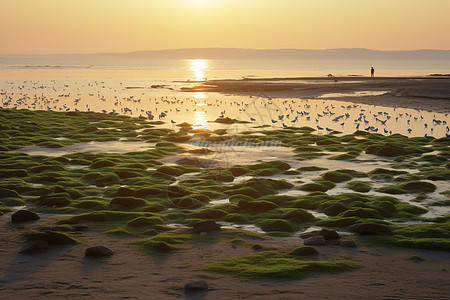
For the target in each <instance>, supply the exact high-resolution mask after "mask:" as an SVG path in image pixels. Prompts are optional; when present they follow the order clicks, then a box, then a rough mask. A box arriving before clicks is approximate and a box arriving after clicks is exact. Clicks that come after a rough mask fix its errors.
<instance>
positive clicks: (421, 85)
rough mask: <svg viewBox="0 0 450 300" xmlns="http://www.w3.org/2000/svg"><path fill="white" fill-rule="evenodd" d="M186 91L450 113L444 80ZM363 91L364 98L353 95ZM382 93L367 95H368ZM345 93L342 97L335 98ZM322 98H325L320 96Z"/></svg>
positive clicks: (353, 80)
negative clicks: (353, 103) (332, 100)
mask: <svg viewBox="0 0 450 300" xmlns="http://www.w3.org/2000/svg"><path fill="white" fill-rule="evenodd" d="M182 90H183V91H186V92H218V93H224V94H240V95H252V96H260V97H270V98H302V99H321V100H323V99H335V100H345V101H348V102H355V103H364V104H369V105H378V106H386V107H403V108H412V109H417V110H425V111H435V112H441V113H449V112H450V78H448V77H408V78H406V77H375V78H370V77H306V78H266V79H264V78H261V79H256V78H251V79H249V78H246V79H242V80H210V81H206V82H204V83H203V84H201V85H197V86H195V87H186V88H183V89H182ZM361 91H362V92H367V94H368V95H367V96H361V95H355V96H352V95H351V93H355V92H361ZM380 91H381V92H385V93H384V94H382V95H378V96H371V95H370V93H371V92H380ZM327 94H345V98H343V97H342V96H339V95H334V96H333V95H329V96H327ZM324 95H325V97H324Z"/></svg>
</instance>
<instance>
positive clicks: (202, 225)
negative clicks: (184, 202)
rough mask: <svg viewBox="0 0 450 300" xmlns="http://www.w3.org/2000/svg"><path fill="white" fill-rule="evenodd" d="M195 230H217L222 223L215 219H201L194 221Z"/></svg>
mask: <svg viewBox="0 0 450 300" xmlns="http://www.w3.org/2000/svg"><path fill="white" fill-rule="evenodd" d="M193 227H194V230H195V231H197V232H211V231H215V230H220V225H219V224H217V223H216V222H214V221H200V222H197V223H194V225H193Z"/></svg>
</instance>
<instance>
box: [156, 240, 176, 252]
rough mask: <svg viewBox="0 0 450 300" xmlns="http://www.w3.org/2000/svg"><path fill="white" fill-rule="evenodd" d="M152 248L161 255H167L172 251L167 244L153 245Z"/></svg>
mask: <svg viewBox="0 0 450 300" xmlns="http://www.w3.org/2000/svg"><path fill="white" fill-rule="evenodd" d="M153 248H154V249H155V250H156V251H158V252H161V253H169V252H170V251H172V248H170V246H169V245H168V244H167V243H164V242H159V243H156V244H154V245H153Z"/></svg>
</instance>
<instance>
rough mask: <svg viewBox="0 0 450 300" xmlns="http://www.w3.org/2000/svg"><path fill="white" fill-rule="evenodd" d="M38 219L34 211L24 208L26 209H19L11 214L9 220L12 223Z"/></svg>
mask: <svg viewBox="0 0 450 300" xmlns="http://www.w3.org/2000/svg"><path fill="white" fill-rule="evenodd" d="M39 219H40V217H39V216H38V215H37V214H36V213H34V212H32V211H29V210H26V209H21V210H19V211H16V212H15V213H13V214H12V215H11V221H12V222H13V223H19V222H26V221H35V220H39Z"/></svg>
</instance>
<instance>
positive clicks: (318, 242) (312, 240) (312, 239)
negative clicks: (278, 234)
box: [303, 235, 326, 246]
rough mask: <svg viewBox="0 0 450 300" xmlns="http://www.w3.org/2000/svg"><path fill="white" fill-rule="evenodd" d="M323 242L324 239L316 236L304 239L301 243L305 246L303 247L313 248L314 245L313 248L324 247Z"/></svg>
mask: <svg viewBox="0 0 450 300" xmlns="http://www.w3.org/2000/svg"><path fill="white" fill-rule="evenodd" d="M325 242H326V240H325V238H324V237H323V236H321V235H318V236H313V237H310V238H307V239H305V240H304V241H303V244H305V245H313V246H314V245H315V246H322V245H325Z"/></svg>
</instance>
